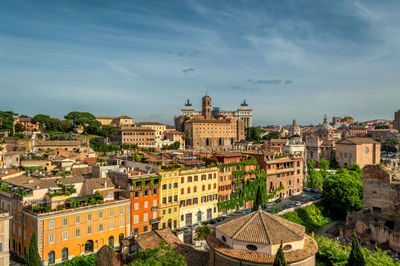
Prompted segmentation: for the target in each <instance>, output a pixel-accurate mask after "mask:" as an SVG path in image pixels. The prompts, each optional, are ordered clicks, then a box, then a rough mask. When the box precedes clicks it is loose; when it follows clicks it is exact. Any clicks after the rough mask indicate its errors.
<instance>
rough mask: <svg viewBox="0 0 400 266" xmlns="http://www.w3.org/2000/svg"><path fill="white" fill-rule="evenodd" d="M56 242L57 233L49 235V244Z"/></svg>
mask: <svg viewBox="0 0 400 266" xmlns="http://www.w3.org/2000/svg"><path fill="white" fill-rule="evenodd" d="M54 241H56V234H55V233H51V234H49V244H53V243H54Z"/></svg>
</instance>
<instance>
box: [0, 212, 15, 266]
mask: <svg viewBox="0 0 400 266" xmlns="http://www.w3.org/2000/svg"><path fill="white" fill-rule="evenodd" d="M12 218H13V217H12V216H11V215H10V214H9V213H8V212H7V211H5V210H2V209H0V246H1V249H0V265H5V266H8V265H9V264H10V247H9V245H10V220H11V219H12Z"/></svg>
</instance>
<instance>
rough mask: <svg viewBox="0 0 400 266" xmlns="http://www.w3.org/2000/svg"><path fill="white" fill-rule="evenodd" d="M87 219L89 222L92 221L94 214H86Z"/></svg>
mask: <svg viewBox="0 0 400 266" xmlns="http://www.w3.org/2000/svg"><path fill="white" fill-rule="evenodd" d="M86 219H87V220H88V221H91V220H92V213H91V212H89V213H88V214H86Z"/></svg>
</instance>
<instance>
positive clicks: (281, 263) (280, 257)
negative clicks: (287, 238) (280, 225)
mask: <svg viewBox="0 0 400 266" xmlns="http://www.w3.org/2000/svg"><path fill="white" fill-rule="evenodd" d="M273 266H287V263H286V260H285V254H283V248H282V240H281V246H280V247H279V249H278V252H277V253H276V255H275V260H274V264H273Z"/></svg>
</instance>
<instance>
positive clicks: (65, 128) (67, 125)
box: [58, 120, 73, 133]
mask: <svg viewBox="0 0 400 266" xmlns="http://www.w3.org/2000/svg"><path fill="white" fill-rule="evenodd" d="M72 128H73V126H72V123H71V121H69V120H62V121H60V123H59V124H58V129H59V130H60V131H62V132H64V133H68V132H70V131H72Z"/></svg>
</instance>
